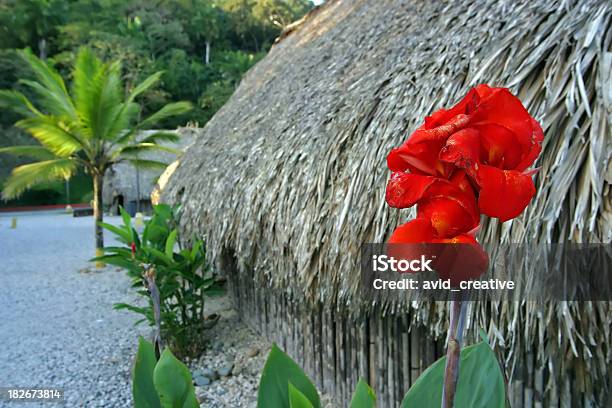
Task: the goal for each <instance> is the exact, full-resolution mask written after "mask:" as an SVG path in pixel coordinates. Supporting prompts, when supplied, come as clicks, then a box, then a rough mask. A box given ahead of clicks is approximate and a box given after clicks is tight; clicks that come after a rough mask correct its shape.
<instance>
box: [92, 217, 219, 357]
mask: <svg viewBox="0 0 612 408" xmlns="http://www.w3.org/2000/svg"><path fill="white" fill-rule="evenodd" d="M121 214H122V218H123V225H121V226H115V225H111V224H107V223H101V225H102V226H103V227H104V228H106V229H107V230H109V231H111V232H112V233H113V234H115V235H116V237H117V239H118V240H119V241H121V242H123V243H124V244H126V246H125V247H113V246H111V247H105V248H104V255H103V256H101V257H98V258H95V259H94V260H96V261H102V262H104V263H107V264H110V265H115V266H119V267H121V268H124V269H126V271H127V274H128V275H129V277H130V278H131V279H132V283H133V287H134V288H136V289H137V291H138V293H139V294H140V295H142V296H144V297H145V298H146V299H147V302H148V304H147V306H144V307H143V306H139V305H132V304H127V303H119V304H116V305H115V306H114V307H115V309H127V310H130V311H133V312H135V313H139V314H141V315H143V316H144V318H143V319H142V320H140V321H139V322H138V323H140V322H144V321H146V322H148V323H149V324H150V325H151V326H154V325H155V318H154V313H153V303H152V300H151V299H150V297H149V292H148V290H147V288H146V285H145V282H144V281H143V271H144V267H145V265H146V266H147V267H149V268H153V269H154V271H155V283H156V285H157V287H158V289H159V294H160V312H161V319H160V320H161V333H160V334H161V337H162V339H163V341H164V342H165V343H166V344H168V345H169V346H170V348H171V349H172V350H173V351H174V352H175V353H176V354H177V355H179V356H186V355H188V356H193V355H197V354H198V353H200V352H201V351H202V348H203V336H202V334H203V331H204V330H205V327H206V321H205V315H204V304H205V298H206V297H208V296H214V295H219V294H221V293H223V289H222V287H221V285H220V283H219V282H218V281H217V280H216V279H215V277H214V275H213V273H212V271H211V270H210V267H209V266H208V264H207V261H206V251H205V248H204V244H203V242H202V240H200V239H193V240H192V243H191V246H186V245H185V243H184V241H183V240H182V239H181V237H180V235H179V232H178V229H177V215H176V210H174V209H172V208H171V207H170V206H167V205H157V206H154V208H153V216H152V217H151V219H150V220H148V221H146V223H145V225H144V229H143V230H142V233H139V232H138V231H137V229H136V228H135V226H134V225H133V222H132V219H131V217H130V216H129V215H128V214H127V213H126V212H125V211H124V210H123V209H121ZM132 246H133V251H132Z"/></svg>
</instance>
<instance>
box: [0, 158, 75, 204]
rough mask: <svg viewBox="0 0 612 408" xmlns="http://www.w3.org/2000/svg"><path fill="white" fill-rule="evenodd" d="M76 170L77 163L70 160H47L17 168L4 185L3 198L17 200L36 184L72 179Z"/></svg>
mask: <svg viewBox="0 0 612 408" xmlns="http://www.w3.org/2000/svg"><path fill="white" fill-rule="evenodd" d="M76 168H77V166H76V163H75V162H74V161H73V160H70V159H55V160H45V161H41V162H37V163H30V164H24V165H22V166H19V167H16V168H14V169H13V172H12V173H11V175H10V177H9V178H8V180H6V182H5V183H4V190H3V191H2V197H3V198H4V199H11V198H16V197H18V196H20V195H21V194H22V193H23V192H24V191H25V190H27V189H28V188H30V187H32V186H34V185H36V184H40V183H44V182H48V181H56V180H64V179H67V178H70V177H71V176H72V174H74V172H75V171H76Z"/></svg>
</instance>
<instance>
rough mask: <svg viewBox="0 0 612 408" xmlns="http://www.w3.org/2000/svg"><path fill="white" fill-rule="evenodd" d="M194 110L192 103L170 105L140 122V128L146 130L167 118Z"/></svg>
mask: <svg viewBox="0 0 612 408" xmlns="http://www.w3.org/2000/svg"><path fill="white" fill-rule="evenodd" d="M192 108H193V106H192V105H191V103H189V102H185V101H182V102H172V103H169V104H167V105H164V106H163V107H162V108H161V109H160V110H158V111H157V112H155V113H153V114H151V116H149V117H147V118H146V119H144V120H143V121H142V122H140V123H139V125H138V128H139V129H146V128H148V127H150V126H152V125H154V124H156V123H158V122H159V121H161V120H164V119H166V118H169V117H172V116H176V115H180V114H182V113H186V112H189V111H190V110H191V109H192Z"/></svg>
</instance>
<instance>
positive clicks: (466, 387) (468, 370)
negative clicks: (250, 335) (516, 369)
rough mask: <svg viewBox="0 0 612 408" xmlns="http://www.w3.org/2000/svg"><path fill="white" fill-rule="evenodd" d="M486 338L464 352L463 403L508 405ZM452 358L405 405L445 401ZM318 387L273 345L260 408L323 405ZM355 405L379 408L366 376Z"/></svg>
mask: <svg viewBox="0 0 612 408" xmlns="http://www.w3.org/2000/svg"><path fill="white" fill-rule="evenodd" d="M482 336H483V341H482V342H480V343H477V344H475V345H472V346H469V347H466V348H464V349H463V350H461V354H460V361H461V363H460V365H459V370H460V372H461V376H460V378H461V381H460V382H459V384H458V387H457V393H456V395H455V406H457V407H474V408H476V407H479V408H480V407H482V408H485V407H494V408H505V407H506V392H505V382H504V377H503V374H502V371H501V368H500V365H499V363H498V361H497V357H496V356H495V353H494V352H493V350H492V349H491V347H490V346H489V344H488V341H487V339H486V337H485V336H484V334H483V335H482ZM445 364H446V357H443V358H441V359H439V360H438V361H436V362H435V363H434V364H432V365H431V366H430V367H429V368H428V369H427V370H425V372H423V374H421V376H420V377H419V378H418V379H417V381H416V382H415V383H414V384H413V386H412V387H411V388H410V389H409V390H408V392H407V393H406V396H405V397H404V400H403V401H402V404H401V407H402V408H408V407H424V408H438V407H440V401H441V400H442V388H443V383H444V378H443V377H444V366H445ZM320 406H321V401H320V399H319V394H318V392H317V389H316V387H315V386H314V384H313V383H312V381H311V380H310V379H309V378H308V376H307V375H306V374H305V373H304V371H303V370H302V369H301V368H300V366H299V365H298V364H297V363H296V362H295V361H293V360H292V359H291V357H289V356H288V355H287V354H285V353H284V352H283V351H282V350H281V349H280V348H278V346H276V345H273V346H272V350H271V351H270V354H269V355H268V359H267V360H266V364H265V366H264V369H263V372H262V374H261V379H260V382H259V392H258V398H257V407H258V408H268V407H274V408H298V407H299V408H319V407H320ZM350 407H351V408H374V407H376V395H375V394H374V391H373V390H372V389H371V388H370V386H369V385H368V384H367V383H366V382H365V381H364V380H363V379H360V380H359V382H358V383H357V386H356V388H355V392H354V394H353V397H352V399H351V404H350Z"/></svg>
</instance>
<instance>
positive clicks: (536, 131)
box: [515, 118, 544, 171]
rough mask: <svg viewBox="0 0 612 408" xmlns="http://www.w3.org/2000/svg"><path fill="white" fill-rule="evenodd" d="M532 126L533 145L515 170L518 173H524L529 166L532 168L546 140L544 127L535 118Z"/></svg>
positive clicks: (532, 120)
mask: <svg viewBox="0 0 612 408" xmlns="http://www.w3.org/2000/svg"><path fill="white" fill-rule="evenodd" d="M531 124H532V128H533V134H532V136H531V137H532V144H531V146H530V149H529V150H528V151H527V153H525V154H524V156H523V159H522V160H521V161H520V163H518V164H517V165H516V167H515V170H517V171H523V170H525V169H527V168H528V167H529V166H531V165H532V164H533V162H535V160H536V159H537V158H538V156H539V155H540V152H541V151H542V141H543V140H544V132H543V131H542V127H541V126H540V124H539V123H538V122H537V121H536V120H535V119H533V118H532V119H531Z"/></svg>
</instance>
